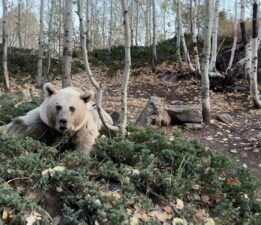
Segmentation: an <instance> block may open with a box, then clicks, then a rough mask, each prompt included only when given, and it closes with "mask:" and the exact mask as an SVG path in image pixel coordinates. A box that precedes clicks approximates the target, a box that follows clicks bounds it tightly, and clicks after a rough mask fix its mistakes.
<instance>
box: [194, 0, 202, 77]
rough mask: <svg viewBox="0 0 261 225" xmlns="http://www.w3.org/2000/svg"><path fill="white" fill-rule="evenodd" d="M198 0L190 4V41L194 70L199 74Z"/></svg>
mask: <svg viewBox="0 0 261 225" xmlns="http://www.w3.org/2000/svg"><path fill="white" fill-rule="evenodd" d="M197 20H198V0H194V5H193V4H192V41H193V53H194V56H195V61H196V70H197V72H198V73H199V74H200V62H199V54H198V43H197V38H198V26H197Z"/></svg>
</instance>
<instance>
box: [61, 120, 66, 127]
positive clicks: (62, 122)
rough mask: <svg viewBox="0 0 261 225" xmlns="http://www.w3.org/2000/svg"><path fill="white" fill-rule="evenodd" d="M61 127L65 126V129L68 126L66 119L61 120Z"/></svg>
mask: <svg viewBox="0 0 261 225" xmlns="http://www.w3.org/2000/svg"><path fill="white" fill-rule="evenodd" d="M60 125H61V126H63V127H66V125H67V120H66V119H61V120H60Z"/></svg>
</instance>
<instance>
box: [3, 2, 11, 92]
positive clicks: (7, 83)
mask: <svg viewBox="0 0 261 225" xmlns="http://www.w3.org/2000/svg"><path fill="white" fill-rule="evenodd" d="M2 3H3V18H2V21H3V27H2V29H3V36H2V71H3V78H4V87H5V90H6V91H7V92H10V91H11V87H10V81H9V74H8V66H7V46H8V31H7V1H6V0H3V1H2Z"/></svg>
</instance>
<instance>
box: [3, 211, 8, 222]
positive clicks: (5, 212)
mask: <svg viewBox="0 0 261 225" xmlns="http://www.w3.org/2000/svg"><path fill="white" fill-rule="evenodd" d="M8 217H9V212H8V211H7V210H6V209H4V211H3V214H2V219H3V220H7V219H8Z"/></svg>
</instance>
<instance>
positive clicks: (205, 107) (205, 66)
mask: <svg viewBox="0 0 261 225" xmlns="http://www.w3.org/2000/svg"><path fill="white" fill-rule="evenodd" d="M212 4H213V1H212V0H205V7H206V13H205V26H204V49H203V61H202V71H201V86H202V115H203V121H204V122H205V123H210V118H211V114H210V102H209V75H208V74H209V58H210V49H211V29H212V21H213V20H212V18H213V15H212Z"/></svg>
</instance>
